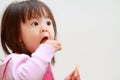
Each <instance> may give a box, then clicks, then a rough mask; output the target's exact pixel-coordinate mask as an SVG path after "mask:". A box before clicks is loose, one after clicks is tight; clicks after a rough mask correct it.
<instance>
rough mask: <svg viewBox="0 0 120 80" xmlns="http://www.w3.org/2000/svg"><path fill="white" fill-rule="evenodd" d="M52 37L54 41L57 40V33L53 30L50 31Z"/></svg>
mask: <svg viewBox="0 0 120 80" xmlns="http://www.w3.org/2000/svg"><path fill="white" fill-rule="evenodd" d="M50 37H51V39H52V40H54V39H55V32H54V30H53V29H51V30H50Z"/></svg>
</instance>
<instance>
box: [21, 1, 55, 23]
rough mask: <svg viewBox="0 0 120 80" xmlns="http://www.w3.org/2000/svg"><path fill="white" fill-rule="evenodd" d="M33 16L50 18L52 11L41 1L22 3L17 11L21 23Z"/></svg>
mask: <svg viewBox="0 0 120 80" xmlns="http://www.w3.org/2000/svg"><path fill="white" fill-rule="evenodd" d="M33 17H46V18H50V19H52V18H53V17H52V13H51V11H50V10H49V8H48V7H47V6H46V5H45V4H44V3H42V2H34V1H33V2H32V1H31V2H29V3H24V4H22V6H21V9H20V11H19V19H20V21H22V22H23V23H25V22H26V20H30V19H31V18H33Z"/></svg>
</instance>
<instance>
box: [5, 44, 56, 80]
mask: <svg viewBox="0 0 120 80" xmlns="http://www.w3.org/2000/svg"><path fill="white" fill-rule="evenodd" d="M54 53H55V50H54V48H53V47H51V46H50V45H47V44H42V45H40V46H39V48H38V49H37V50H36V51H35V52H34V53H33V54H32V55H31V57H29V56H27V55H25V54H22V55H17V56H14V57H12V60H11V61H10V62H9V64H8V67H7V73H6V74H10V75H8V76H12V77H11V78H13V79H10V78H9V80H41V79H42V77H43V75H44V73H45V71H46V68H47V66H48V64H49V63H50V62H51V59H52V57H53V56H54Z"/></svg>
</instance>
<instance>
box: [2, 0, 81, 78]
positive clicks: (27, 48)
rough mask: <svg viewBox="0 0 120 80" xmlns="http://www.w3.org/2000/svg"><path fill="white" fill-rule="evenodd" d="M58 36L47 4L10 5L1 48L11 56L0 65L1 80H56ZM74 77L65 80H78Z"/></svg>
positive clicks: (33, 1) (38, 2) (29, 2)
mask: <svg viewBox="0 0 120 80" xmlns="http://www.w3.org/2000/svg"><path fill="white" fill-rule="evenodd" d="M56 33H57V29H56V23H55V20H54V17H53V15H52V13H51V11H50V9H49V8H48V7H47V5H46V4H44V3H43V2H41V1H38V0H27V1H22V2H13V3H11V4H10V5H9V6H8V7H7V9H6V10H5V12H4V14H3V18H2V23H1V44H2V48H3V50H4V52H5V53H6V54H9V55H8V56H7V57H6V59H5V60H4V62H3V63H2V64H1V65H0V80H54V76H53V74H52V71H51V64H54V63H55V59H54V54H55V52H57V51H60V50H61V43H60V42H58V41H56ZM11 53H12V54H11ZM71 75H73V73H71V74H70V75H69V76H67V77H66V78H65V80H79V76H77V77H72V79H71Z"/></svg>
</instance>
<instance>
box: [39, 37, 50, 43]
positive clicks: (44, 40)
mask: <svg viewBox="0 0 120 80" xmlns="http://www.w3.org/2000/svg"><path fill="white" fill-rule="evenodd" d="M47 40H48V37H44V38H43V39H42V40H41V42H40V44H42V43H45V42H46V41H47Z"/></svg>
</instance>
